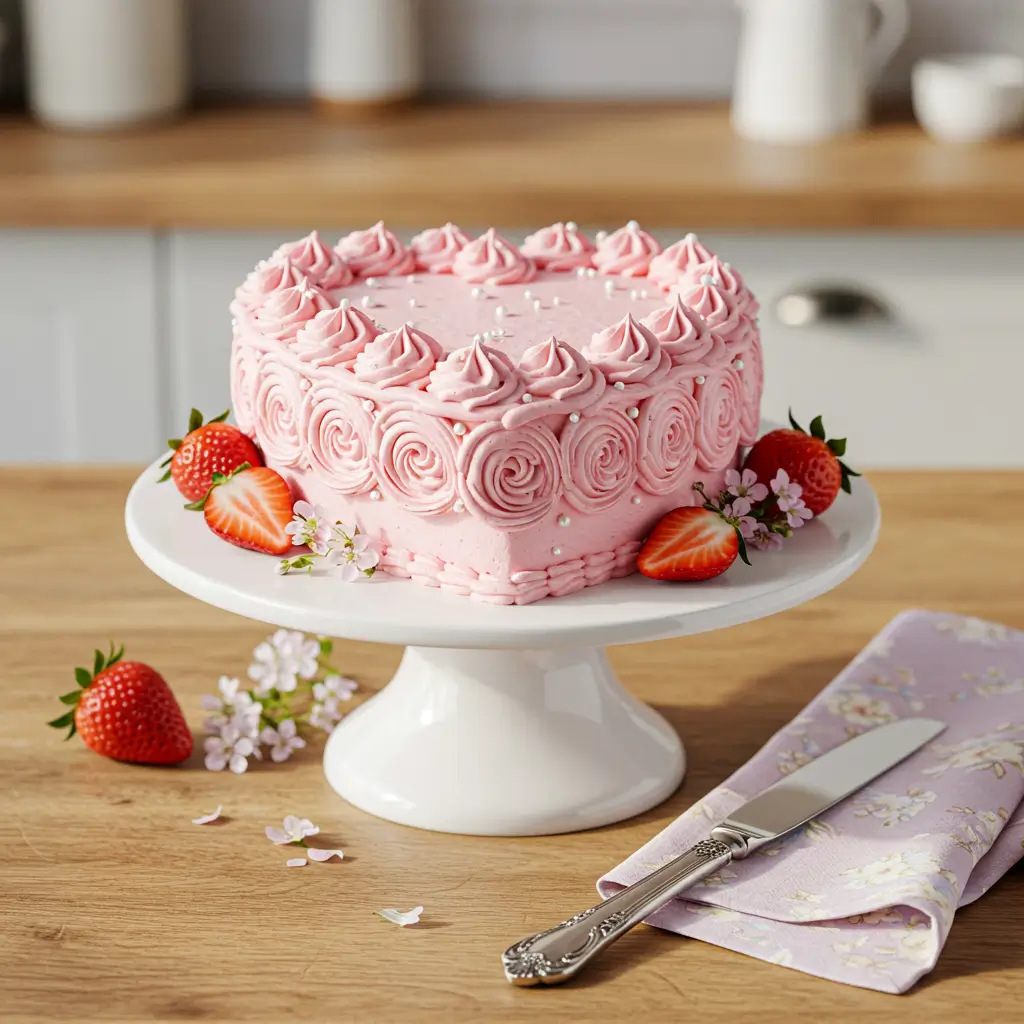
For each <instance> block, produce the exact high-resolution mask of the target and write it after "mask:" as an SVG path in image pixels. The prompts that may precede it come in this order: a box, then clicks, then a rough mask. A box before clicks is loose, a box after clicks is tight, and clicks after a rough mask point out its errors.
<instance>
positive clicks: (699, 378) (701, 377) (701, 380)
mask: <svg viewBox="0 0 1024 1024" xmlns="http://www.w3.org/2000/svg"><path fill="white" fill-rule="evenodd" d="M694 379H695V380H696V381H697V383H698V384H703V383H704V381H706V380H707V377H705V376H704V374H703V373H698V374H697V376H696V377H695V378H694Z"/></svg>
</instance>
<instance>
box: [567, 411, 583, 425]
mask: <svg viewBox="0 0 1024 1024" xmlns="http://www.w3.org/2000/svg"><path fill="white" fill-rule="evenodd" d="M579 421H580V414H579V413H578V412H571V413H569V422H570V423H579Z"/></svg>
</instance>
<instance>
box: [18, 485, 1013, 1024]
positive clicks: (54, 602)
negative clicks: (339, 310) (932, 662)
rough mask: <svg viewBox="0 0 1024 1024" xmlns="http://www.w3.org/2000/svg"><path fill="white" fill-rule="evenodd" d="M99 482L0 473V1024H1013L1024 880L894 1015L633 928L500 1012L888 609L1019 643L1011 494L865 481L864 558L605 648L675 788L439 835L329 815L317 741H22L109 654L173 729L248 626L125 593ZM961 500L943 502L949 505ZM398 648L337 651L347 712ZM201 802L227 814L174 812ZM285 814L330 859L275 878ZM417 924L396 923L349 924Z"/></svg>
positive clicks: (966, 926) (239, 648)
mask: <svg viewBox="0 0 1024 1024" xmlns="http://www.w3.org/2000/svg"><path fill="white" fill-rule="evenodd" d="M133 476H134V474H133V473H131V472H129V471H126V470H103V471H96V470H84V469H77V470H50V469H25V470H13V469H8V470H3V471H0V495H2V498H0V664H2V665H3V666H4V668H3V672H2V673H0V687H2V689H0V693H2V697H3V714H2V715H0V779H2V789H0V977H2V985H3V990H4V991H3V997H2V998H0V1018H3V1019H5V1020H11V1019H14V1020H18V1021H53V1020H74V1021H129V1020H132V1021H142V1020H145V1021H150V1020H160V1021H180V1020H193V1019H196V1020H198V1019H209V1020H215V1021H235V1020H239V1021H241V1020H245V1021H262V1022H266V1021H273V1022H278V1021H306V1020H308V1021H320V1020H330V1021H372V1022H377V1021H390V1020H399V1019H401V1020H404V1021H444V1022H446V1024H450V1022H458V1021H474V1022H476V1021H488V1022H489V1021H505V1020H509V1021H511V1020H524V1019H530V1020H552V1021H556V1020H557V1021H563V1020H607V1021H615V1020H622V1019H625V1018H627V1017H630V1016H634V1017H637V1018H641V1019H644V1020H648V1021H680V1020H683V1021H685V1020H711V1019H715V1020H728V1019H733V1020H740V1019H743V1020H753V1019H756V1020H758V1021H783V1020H785V1021H798V1020H807V1021H822V1020H826V1021H829V1022H830V1024H831V1022H837V1021H838V1022H847V1021H863V1020H867V1019H876V1020H879V1019H884V1018H889V1017H890V1016H891V1017H892V1018H893V1019H895V1018H896V1017H897V1015H898V1019H899V1020H900V1021H901V1022H902V1024H918V1022H920V1024H925V1022H928V1024H933V1022H945V1021H949V1022H957V1024H965V1022H974V1021H977V1022H985V1024H992V1022H1004V1021H1005V1022H1009V1021H1020V1020H1021V1012H1022V1011H1021V1005H1022V998H1024V931H1022V924H1021V922H1022V921H1024V871H1022V870H1020V869H1017V870H1014V871H1012V872H1011V873H1010V874H1009V875H1008V876H1007V877H1006V878H1005V879H1003V880H1002V881H1001V882H1000V883H999V884H998V885H997V886H996V887H995V888H994V889H993V890H992V891H991V892H990V893H988V894H987V895H986V896H985V897H984V898H982V899H981V900H980V901H978V902H977V903H975V904H973V905H971V906H969V907H967V908H965V909H964V910H963V911H961V912H960V913H959V914H958V915H957V919H956V923H955V925H954V927H953V931H952V934H951V936H950V939H949V942H948V944H947V946H946V949H945V951H944V953H943V955H942V958H941V960H940V962H939V966H938V968H937V969H936V970H935V971H934V972H933V973H932V974H931V975H930V976H928V977H927V978H926V979H925V980H924V981H923V982H921V983H920V984H919V985H918V987H917V989H916V990H915V991H913V992H912V993H911V994H909V995H906V996H902V997H897V996H890V995H882V994H879V993H875V992H868V991H865V990H860V989H855V988H850V987H847V986H844V985H840V984H836V983H832V982H826V981H821V980H819V979H816V978H811V977H808V976H806V975H803V974H800V973H798V972H796V971H792V970H787V969H785V968H781V967H776V966H771V965H768V964H765V963H761V962H759V961H757V960H753V959H750V958H749V957H745V956H742V955H740V954H737V953H733V952H728V951H726V950H722V949H719V948H716V947H714V946H711V945H707V944H704V943H701V942H696V941H688V940H684V939H681V938H679V937H678V936H674V935H669V934H666V933H663V932H659V931H657V930H655V929H651V928H647V927H643V926H641V927H640V928H639V929H637V930H635V931H634V932H633V933H632V934H630V935H628V936H626V937H625V938H624V939H623V940H622V941H621V942H620V943H619V944H618V945H617V946H615V947H613V948H612V949H611V950H609V951H608V952H607V953H606V954H604V955H603V956H602V958H601V959H600V961H599V962H598V963H596V964H595V966H594V967H593V969H591V970H590V971H589V972H588V973H587V974H586V975H584V976H582V977H581V978H580V979H579V981H578V982H577V983H574V984H572V985H569V986H566V987H563V988H560V989H551V990H517V989H513V988H511V987H510V986H509V985H508V984H506V982H505V981H504V979H503V977H502V973H501V968H500V963H499V956H500V953H501V951H502V950H503V949H504V948H505V946H507V945H508V944H509V943H510V942H511V941H513V940H515V939H518V938H521V937H523V936H524V935H527V934H529V933H531V932H533V931H536V930H538V929H540V928H541V927H543V926H546V925H549V924H553V923H554V922H556V921H558V920H560V919H562V918H563V917H564V916H565V915H566V914H568V913H570V912H574V911H576V910H580V909H582V908H584V907H586V906H589V905H590V904H591V903H592V902H593V900H594V895H595V894H594V881H595V879H596V878H597V877H598V876H599V875H600V874H601V873H602V872H604V871H605V870H607V869H608V868H610V867H612V866H613V865H614V864H616V863H617V862H618V861H619V860H620V859H622V858H623V857H625V856H626V855H627V854H629V853H631V852H632V851H633V850H634V849H636V848H637V847H638V846H639V845H641V844H642V843H643V842H644V841H645V840H647V839H648V838H650V837H651V836H652V835H654V834H655V833H656V832H657V831H659V830H660V829H661V828H662V827H663V826H664V825H665V824H667V823H668V822H669V821H670V820H671V819H672V818H673V817H674V816H676V815H678V814H679V813H680V812H681V811H682V810H683V809H684V808H686V807H687V806H688V805H689V804H690V803H692V802H693V801H694V800H695V799H697V798H698V797H700V796H701V795H702V794H704V793H705V792H707V791H708V790H709V789H710V788H712V787H713V786H714V785H715V784H716V783H718V782H719V781H721V780H722V779H723V778H724V777H725V776H726V775H728V774H729V773H730V772H731V771H733V770H734V769H735V768H737V767H738V766H739V765H741V764H742V763H743V762H744V761H745V760H746V759H747V758H749V757H750V756H751V755H752V754H753V753H754V752H755V751H756V750H757V748H758V747H759V745H760V744H761V743H762V742H763V741H764V740H765V739H767V738H768V736H769V735H770V734H771V733H772V732H773V731H774V730H775V729H777V728H779V727H781V726H782V725H784V724H785V723H786V722H787V721H788V720H789V719H790V718H791V717H792V716H793V715H794V714H795V713H796V712H797V711H798V710H799V709H800V708H801V707H802V706H803V705H804V704H805V703H806V702H807V701H808V700H809V699H810V698H811V697H812V696H813V695H814V694H815V693H816V692H817V691H818V690H820V689H821V687H822V686H824V685H825V684H826V683H827V682H828V681H829V680H830V679H831V678H832V677H833V676H834V675H835V673H836V672H837V671H838V670H839V669H840V668H841V667H842V666H843V664H844V663H845V662H846V661H848V660H849V658H850V657H851V656H852V655H853V654H854V653H855V652H856V651H857V650H858V648H859V647H860V646H861V645H862V644H864V643H865V642H866V641H867V640H868V638H869V637H870V636H871V635H872V634H873V633H875V632H876V631H877V630H878V629H879V628H880V627H881V626H882V625H883V624H884V623H885V622H886V621H887V620H888V619H889V618H890V617H891V616H892V615H894V614H895V613H896V612H898V611H899V610H901V609H903V608H906V607H908V606H929V607H933V608H940V609H947V610H951V611H952V610H955V611H958V612H963V613H968V614H973V615H980V616H984V617H986V618H991V619H996V620H1000V621H1002V622H1005V623H1007V624H1009V625H1012V626H1015V627H1017V628H1022V627H1024V593H1022V591H1021V589H1020V586H1019V582H1015V581H1014V577H1013V576H1012V574H1010V572H1009V567H1011V566H1017V567H1018V568H1019V566H1020V565H1021V564H1024V531H1021V530H1020V529H1019V528H1016V527H1015V526H1014V524H1017V523H1019V522H1020V521H1021V520H1022V519H1024V474H1011V473H1002V474H1001V473H988V474H977V475H972V476H971V477H970V478H969V479H968V480H967V481H965V480H964V477H963V475H962V474H942V473H920V474H913V473H878V474H873V475H872V480H873V482H874V484H875V486H876V488H877V490H878V493H879V495H880V497H881V501H882V507H883V511H884V525H883V528H882V537H881V541H880V543H879V546H878V549H877V551H876V552H875V554H874V555H873V556H872V558H871V559H870V561H869V562H868V564H867V565H866V567H865V568H864V569H862V570H861V572H860V573H858V574H857V575H856V576H855V577H853V578H852V579H851V580H850V581H848V582H847V583H845V584H843V585H842V586H841V587H840V588H839V589H838V590H836V591H835V592H833V593H832V594H830V595H828V596H826V597H823V598H819V599H818V600H816V601H813V602H811V603H810V604H808V605H806V606H805V607H803V608H799V609H796V610H794V611H790V612H786V613H785V614H782V615H777V616H775V617H774V618H771V619H768V620H765V621H762V622H758V623H751V624H749V625H746V626H741V627H736V628H733V629H730V630H728V631H724V632H720V633H710V634H705V635H702V636H696V637H691V638H687V639H681V640H674V641H665V642H661V643H653V644H645V645H642V646H635V647H623V648H618V649H615V650H613V651H612V660H613V662H614V664H615V666H616V667H617V669H618V670H619V672H620V674H621V676H622V678H623V680H624V681H625V683H626V685H627V686H629V687H630V688H631V689H632V690H633V691H634V692H635V693H636V694H638V695H639V696H640V697H642V698H643V699H645V700H647V701H650V702H651V703H653V704H654V705H656V706H657V707H658V708H659V709H660V710H661V711H662V712H663V713H664V714H665V715H666V716H667V717H668V718H669V720H670V721H671V722H672V723H673V724H674V725H675V726H676V727H677V728H678V730H679V732H680V734H681V735H682V737H683V739H684V741H685V743H686V745H687V748H688V753H689V773H688V775H687V777H686V780H685V781H684V783H683V785H682V788H681V789H680V790H679V791H678V792H677V793H676V794H675V795H674V796H673V797H672V798H671V799H669V800H668V801H667V802H666V803H664V804H663V805H662V806H660V807H658V808H656V809H654V810H653V811H650V812H648V813H647V814H644V815H642V816H640V817H638V818H635V819H633V820H631V821H628V822H624V823H622V824H619V825H615V826H611V827H608V828H604V829H601V830H598V831H594V832H588V833H583V834H579V835H570V836H554V837H547V838H529V839H496V838H472V837H464V836H450V835H442V834H436V833H429V832H421V831H417V830H415V829H409V828H403V827H400V826H397V825H391V824H389V823H387V822H384V821H380V820H377V819H375V818H371V817H369V816H368V815H366V814H363V813H361V812H359V811H357V810H355V809H353V808H351V807H349V806H347V805H345V804H344V803H343V802H342V801H341V800H340V799H339V798H338V797H337V796H335V794H334V793H333V792H332V791H331V790H330V789H329V788H328V787H327V784H326V783H325V781H324V778H323V775H322V772H321V770H320V763H319V760H320V744H316V745H313V746H312V747H311V748H310V749H307V750H306V751H304V752H301V753H300V755H299V756H297V757H296V758H295V759H294V760H293V761H290V762H288V763H286V764H283V765H279V766H271V765H260V766H258V767H257V768H255V769H254V770H252V771H250V772H249V773H247V774H246V775H243V776H233V775H230V774H229V773H214V772H209V771H206V770H204V768H203V765H202V759H201V755H194V756H193V758H192V760H191V761H190V762H189V763H187V764H186V765H185V766H183V767H181V768H178V769H156V768H144V767H137V766H131V765H126V764H118V763H115V762H113V761H108V760H105V759H103V758H101V757H98V756H97V755H95V754H93V753H91V752H90V751H88V750H86V749H85V748H84V747H83V746H82V745H81V744H80V743H79V742H77V741H72V742H70V743H63V742H62V741H61V738H60V736H59V734H57V733H56V732H54V730H52V729H48V728H47V727H46V726H45V724H44V723H45V722H46V720H47V719H49V718H51V717H53V716H55V715H56V714H57V712H58V711H59V708H60V705H59V704H58V702H57V700H56V695H57V694H60V693H63V692H66V691H67V689H68V687H69V686H70V685H71V668H72V666H73V665H75V664H79V663H81V662H82V661H83V659H85V658H86V657H87V655H88V653H89V652H90V651H91V649H92V647H93V646H94V645H95V644H97V643H102V644H105V643H106V642H107V640H108V638H110V637H114V638H116V639H117V640H123V641H124V642H125V643H127V645H128V649H129V653H130V655H132V656H134V657H137V658H139V659H142V660H146V661H149V662H152V663H153V664H154V665H155V666H157V667H158V668H159V669H160V670H161V671H162V672H163V673H164V674H165V676H166V677H167V679H168V680H169V681H170V682H171V684H172V685H173V686H174V688H175V689H176V691H177V693H178V696H179V698H180V700H181V702H182V705H183V707H184V708H185V710H186V714H187V716H188V718H189V721H190V722H191V724H192V725H193V726H195V727H196V729H197V731H198V727H199V725H200V722H201V719H202V712H201V710H200V708H199V704H198V697H199V695H200V694H201V693H203V692H209V691H211V690H213V689H214V687H215V684H216V680H217V678H218V676H219V675H220V674H222V673H225V672H226V673H232V674H239V675H242V674H244V671H245V668H246V666H247V665H248V656H249V653H250V651H251V649H252V647H253V646H254V645H255V644H256V643H257V642H258V641H259V640H260V639H261V638H262V636H263V635H264V634H265V633H266V629H265V628H264V627H261V626H260V625H259V624H255V623H252V622H248V621H245V620H243V619H239V618H236V617H234V616H231V615H229V614H227V613H225V612H220V611H216V610H214V609H211V608H207V607H205V606H204V605H201V604H200V603H199V602H197V601H194V600H192V599H190V598H187V597H185V596H184V595H181V594H178V593H176V592H175V591H173V590H172V589H171V588H170V587H169V586H167V585H166V584H164V583H162V582H161V581H160V580H158V579H157V578H156V577H154V576H152V575H151V574H150V573H149V572H148V571H147V570H146V569H145V568H143V566H142V565H141V564H140V563H139V562H138V561H137V560H136V558H135V557H134V555H133V553H132V552H131V550H130V548H129V546H128V543H127V541H126V539H125V536H124V531H123V528H122V505H123V500H124V496H125V494H126V492H127V490H128V486H129V483H130V481H131V480H132V479H133ZM969 496H973V497H974V498H975V499H976V501H975V502H974V503H973V504H971V503H968V501H967V500H966V499H967V497H969ZM399 653H400V652H399V651H398V650H397V649H394V648H388V647H377V646H373V645H369V644H357V643H342V644H340V645H339V649H338V652H337V659H336V660H337V662H338V663H339V665H340V666H341V667H342V668H343V669H344V670H345V671H347V672H349V673H351V674H353V675H355V676H357V677H358V678H359V680H360V681H361V682H362V683H363V685H364V687H365V688H366V690H367V691H372V690H374V689H376V688H378V687H380V686H382V685H383V684H384V683H385V682H386V681H387V679H388V677H389V674H390V673H391V672H392V670H393V669H394V667H395V665H396V664H397V662H398V658H399ZM220 803H222V804H223V805H224V812H225V815H226V820H224V821H223V822H221V823H219V824H216V825H211V826H208V827H202V828H200V827H197V826H194V825H192V824H191V823H190V819H191V818H193V817H195V816H196V815H198V814H201V813H203V812H206V811H210V810H212V809H213V808H214V807H216V806H217V804H220ZM288 813H296V814H301V815H305V816H307V817H310V818H312V819H313V821H315V822H316V823H318V824H319V825H320V826H321V828H322V835H323V838H325V839H328V840H330V841H331V842H332V843H337V844H338V845H340V846H342V847H343V848H344V850H345V853H346V859H345V860H344V862H342V863H332V864H327V865H312V864H311V865H309V866H308V867H306V868H303V869H299V870H295V869H292V870H289V869H286V868H285V866H284V860H285V856H286V855H285V854H284V853H283V851H282V850H281V849H279V848H276V847H274V846H272V845H271V844H270V843H269V842H268V841H267V840H266V839H265V838H264V836H263V828H264V826H265V825H267V824H277V823H279V822H280V820H281V818H282V817H283V816H284V815H285V814H288ZM416 903H422V904H424V905H425V907H426V911H425V912H424V915H423V922H422V924H421V925H420V926H419V927H416V928H407V929H399V928H396V927H394V926H392V925H390V924H387V923H385V922H384V921H381V920H380V919H378V918H376V917H375V916H373V911H374V910H375V909H377V908H380V907H388V906H401V907H403V908H405V907H408V906H412V905H414V904H416Z"/></svg>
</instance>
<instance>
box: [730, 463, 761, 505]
mask: <svg viewBox="0 0 1024 1024" xmlns="http://www.w3.org/2000/svg"><path fill="white" fill-rule="evenodd" d="M725 487H726V490H727V491H728V492H729V493H730V494H732V495H735V496H736V497H737V498H748V499H749V500H750V502H751V503H752V504H755V505H756V504H757V503H758V502H759V501H764V499H765V498H767V497H768V488H767V487H765V485H764V484H759V483H758V482H757V474H756V473H755V472H754V471H753V470H752V469H745V470H743V472H742V473H740V472H739V471H738V470H735V469H727V470H726V471H725Z"/></svg>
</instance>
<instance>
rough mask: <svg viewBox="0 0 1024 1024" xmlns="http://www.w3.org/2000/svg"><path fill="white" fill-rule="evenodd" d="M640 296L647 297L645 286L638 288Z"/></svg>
mask: <svg viewBox="0 0 1024 1024" xmlns="http://www.w3.org/2000/svg"><path fill="white" fill-rule="evenodd" d="M640 298H641V299H646V298H647V289H646V288H641V289H640Z"/></svg>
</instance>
